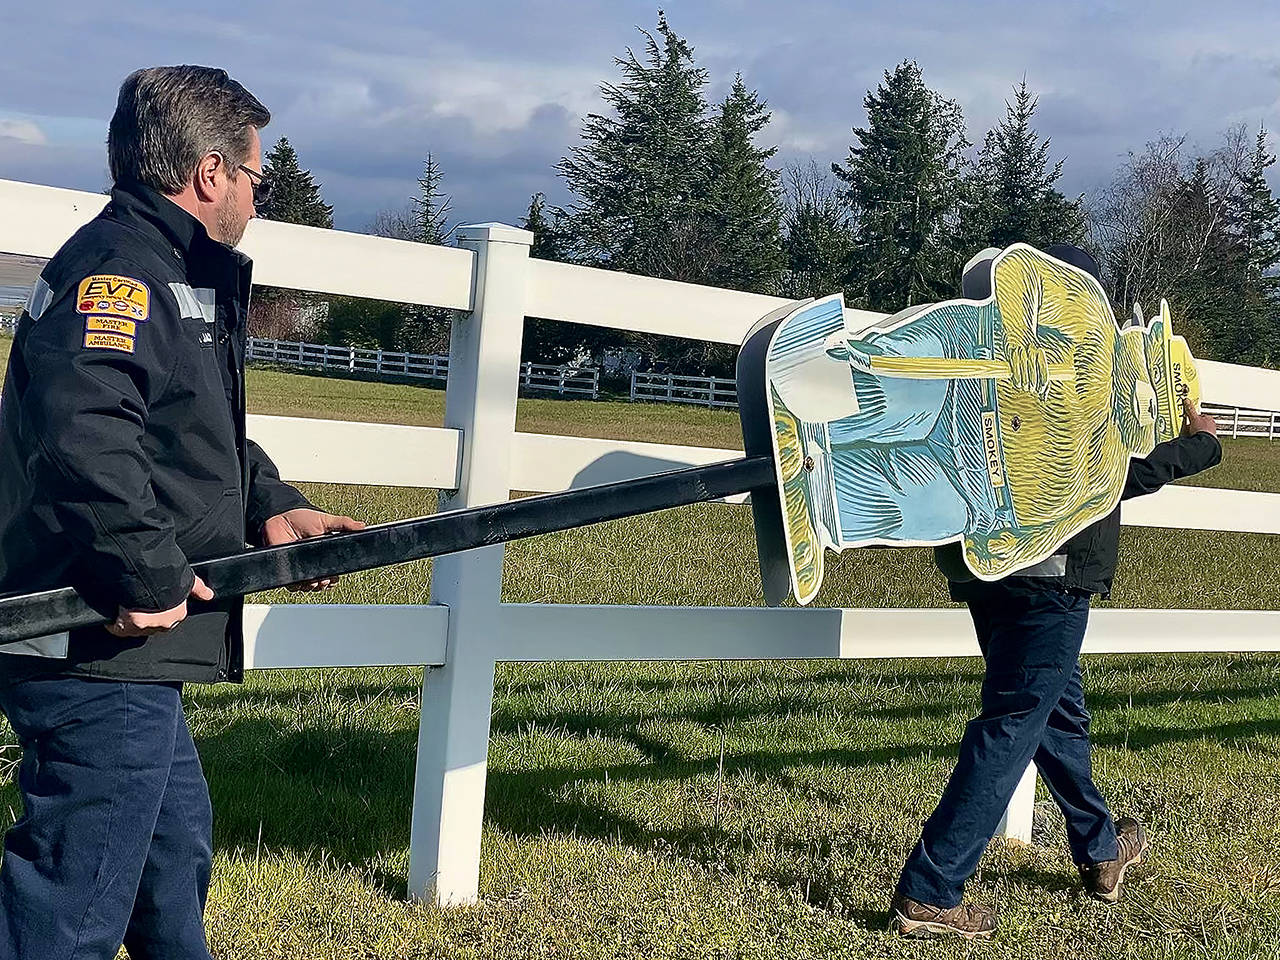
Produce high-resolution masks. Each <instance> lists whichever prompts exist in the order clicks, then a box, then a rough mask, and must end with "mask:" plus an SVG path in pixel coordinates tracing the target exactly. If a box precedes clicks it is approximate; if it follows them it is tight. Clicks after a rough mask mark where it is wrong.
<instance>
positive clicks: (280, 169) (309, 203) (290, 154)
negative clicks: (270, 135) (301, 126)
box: [257, 137, 333, 227]
mask: <svg viewBox="0 0 1280 960" xmlns="http://www.w3.org/2000/svg"><path fill="white" fill-rule="evenodd" d="M262 173H263V175H264V176H265V177H266V178H267V179H268V180H270V181H271V199H270V201H269V202H267V203H264V204H262V205H261V206H260V207H258V208H257V211H258V216H260V217H262V219H264V220H281V221H284V222H285V223H300V224H302V225H303V226H308V227H332V226H333V207H331V206H330V205H329V204H327V203H325V202H324V199H323V197H321V195H320V184H318V183H316V182H314V181H313V180H312V179H311V171H310V170H304V169H302V167H301V166H300V165H299V164H298V153H297V151H296V150H294V149H293V145H292V144H291V143H289V140H288V138H287V137H281V138H280V139H279V140H277V141H276V145H275V146H274V147H272V148H271V149H270V150H269V151H268V152H267V155H266V157H265V158H264V159H263V164H262Z"/></svg>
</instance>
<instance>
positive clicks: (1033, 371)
mask: <svg viewBox="0 0 1280 960" xmlns="http://www.w3.org/2000/svg"><path fill="white" fill-rule="evenodd" d="M1005 360H1007V361H1008V363H1009V371H1010V376H1009V380H1010V382H1011V383H1012V384H1013V387H1014V389H1015V390H1025V391H1026V392H1027V393H1038V394H1040V395H1041V396H1044V394H1045V391H1046V390H1048V388H1049V359H1048V357H1046V356H1045V352H1044V348H1042V347H1041V346H1039V345H1038V344H1037V343H1036V342H1035V341H1034V340H1032V341H1031V342H1030V343H1028V344H1026V345H1025V346H1014V345H1009V346H1008V347H1007V348H1006V350H1005Z"/></svg>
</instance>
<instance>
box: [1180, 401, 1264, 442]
mask: <svg viewBox="0 0 1280 960" xmlns="http://www.w3.org/2000/svg"><path fill="white" fill-rule="evenodd" d="M1200 411H1201V412H1202V413H1207V414H1209V415H1210V416H1211V417H1213V418H1214V419H1216V420H1217V421H1218V434H1219V435H1220V436H1223V437H1266V438H1267V439H1268V440H1274V439H1275V438H1276V437H1280V413H1278V412H1275V411H1272V410H1245V409H1243V408H1241V407H1230V406H1226V405H1224V404H1221V403H1202V404H1201V405H1200Z"/></svg>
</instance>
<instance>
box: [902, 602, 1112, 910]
mask: <svg viewBox="0 0 1280 960" xmlns="http://www.w3.org/2000/svg"><path fill="white" fill-rule="evenodd" d="M964 595H965V599H966V602H967V603H968V605H969V612H970V614H971V615H972V617H973V625H974V627H975V628H976V630H977V634H978V644H979V646H980V647H981V648H982V656H983V658H984V659H985V660H986V665H987V669H986V676H985V678H984V679H983V682H982V713H981V714H980V715H979V716H978V717H977V718H976V719H974V720H971V721H970V722H969V724H968V726H967V727H966V728H965V733H964V738H963V739H962V740H961V741H960V755H959V757H958V758H957V759H956V766H955V769H954V770H953V771H952V772H951V779H950V780H948V781H947V786H946V789H944V790H943V792H942V799H941V800H940V801H939V803H938V807H937V809H936V810H935V811H934V812H933V815H932V816H930V817H929V819H928V820H927V821H925V825H924V831H923V834H922V836H921V838H920V842H919V843H917V844H916V846H915V849H914V850H912V852H911V855H910V857H908V858H907V864H906V866H905V867H904V868H903V871H902V877H901V879H900V880H899V881H898V892H899V893H902V894H905V895H906V896H908V897H910V898H911V899H913V900H917V901H919V902H921V903H927V904H932V905H934V906H938V907H954V906H956V905H957V904H958V903H960V900H961V896H962V895H963V892H964V884H965V881H966V880H968V879H969V877H971V876H972V875H973V872H974V871H975V870H976V869H977V868H978V860H979V859H980V858H981V857H982V853H983V851H984V850H985V849H986V846H987V843H988V842H989V841H990V840H991V837H992V835H993V834H994V833H995V830H996V827H997V826H998V825H999V823H1000V818H1001V816H1002V815H1003V814H1004V811H1005V808H1006V807H1008V805H1009V801H1010V799H1012V797H1013V792H1014V790H1015V789H1016V787H1017V785H1018V781H1019V780H1020V779H1021V777H1022V772H1023V771H1024V770H1025V769H1026V767H1027V764H1029V763H1031V762H1032V761H1033V760H1034V761H1035V764H1036V767H1037V769H1038V770H1039V772H1040V776H1041V778H1042V779H1043V780H1044V782H1045V784H1046V785H1047V786H1048V788H1049V793H1050V794H1051V795H1052V796H1053V799H1054V800H1055V801H1056V802H1057V804H1058V806H1059V807H1060V808H1061V809H1062V812H1063V815H1064V816H1065V817H1066V825H1067V839H1068V842H1069V843H1070V846H1071V855H1072V858H1073V859H1074V860H1075V862H1076V863H1100V862H1102V861H1104V860H1114V859H1115V857H1116V855H1117V852H1116V851H1117V848H1116V832H1115V825H1114V824H1113V823H1112V820H1111V814H1110V812H1109V811H1108V810H1107V804H1106V801H1104V800H1103V799H1102V795H1101V794H1100V793H1099V792H1098V788H1097V786H1096V785H1095V784H1094V782H1093V766H1092V763H1091V761H1090V756H1089V751H1090V745H1089V712H1088V710H1086V709H1085V705H1084V688H1083V687H1082V685H1081V680H1080V646H1081V644H1082V643H1083V641H1084V632H1085V627H1086V625H1087V624H1088V621H1089V602H1090V599H1091V598H1090V597H1089V596H1088V595H1087V594H1081V593H1074V592H1067V591H1064V590H1062V589H1060V588H1059V587H1057V586H1056V585H1055V584H1054V583H1053V582H1052V581H1038V580H1036V579H1034V578H1030V577H1010V578H1008V579H1006V580H1002V581H999V582H997V583H990V584H987V583H981V582H976V583H973V584H969V585H966V586H965V594H964Z"/></svg>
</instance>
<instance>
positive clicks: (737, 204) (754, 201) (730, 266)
mask: <svg viewBox="0 0 1280 960" xmlns="http://www.w3.org/2000/svg"><path fill="white" fill-rule="evenodd" d="M769 119H770V114H769V110H768V105H767V104H765V103H764V102H763V101H762V100H760V98H759V96H758V95H757V94H756V92H755V91H754V90H748V89H747V85H746V84H745V83H744V82H743V80H742V74H738V75H737V76H736V77H735V78H734V81H733V87H732V89H731V90H730V91H729V94H728V95H727V96H726V97H725V98H724V101H723V102H722V103H721V104H720V109H719V115H718V116H717V117H716V122H715V126H714V130H713V134H712V139H711V144H710V148H709V150H708V158H707V159H708V175H709V184H708V190H707V199H706V203H707V228H706V229H707V241H706V255H707V259H708V263H709V270H708V275H707V279H708V281H709V282H710V283H713V284H715V285H716V286H719V287H729V288H731V289H735V290H751V291H755V292H757V293H773V292H775V291H776V290H777V285H778V281H779V278H780V277H781V274H782V265H783V260H782V240H781V235H780V234H781V219H782V205H781V202H780V198H779V193H780V190H779V185H778V174H777V172H776V171H774V170H772V169H770V168H769V166H768V162H769V160H770V159H771V158H772V157H773V155H774V154H775V153H777V152H778V148H777V147H767V148H760V147H757V146H755V144H754V143H753V142H752V138H753V137H755V136H756V135H757V134H759V133H760V132H761V131H762V130H763V129H764V128H765V127H766V126H768V124H769Z"/></svg>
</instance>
